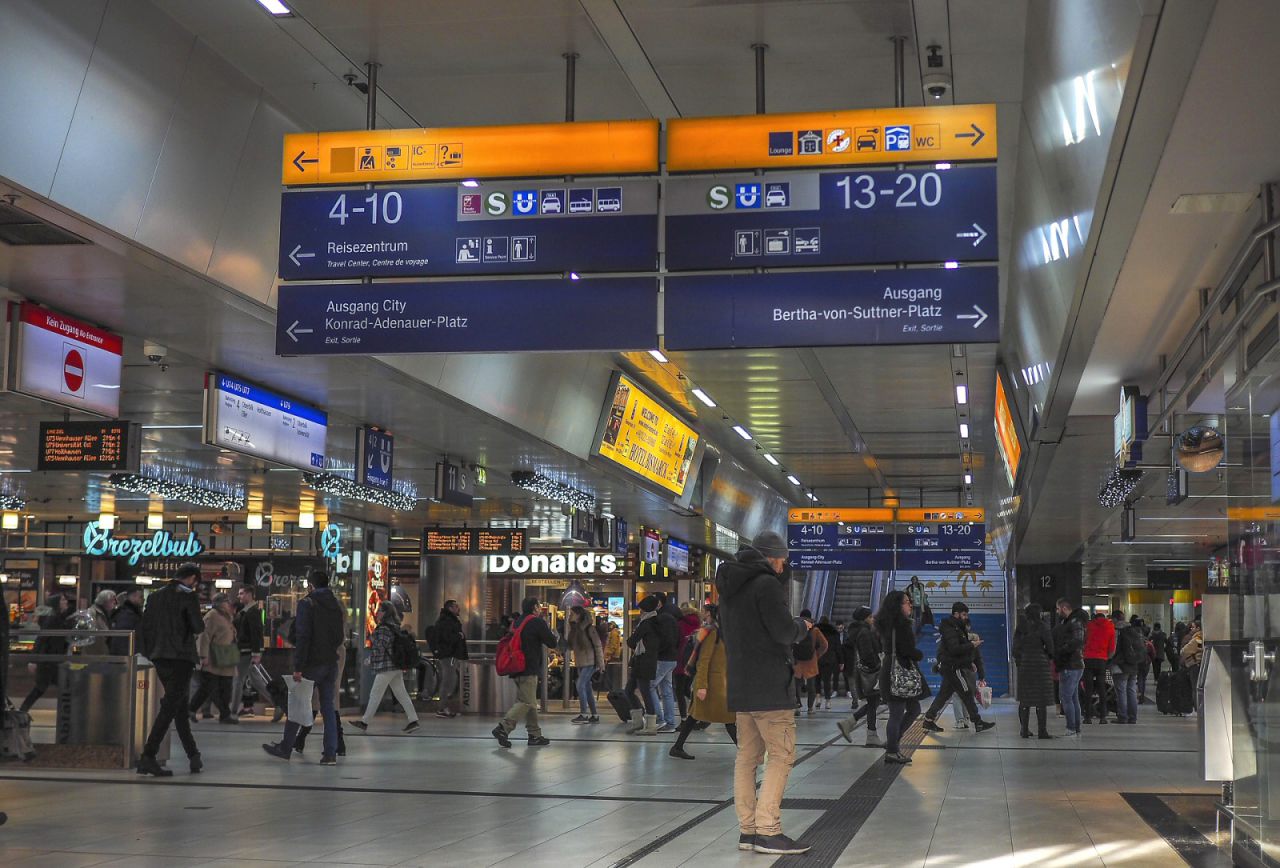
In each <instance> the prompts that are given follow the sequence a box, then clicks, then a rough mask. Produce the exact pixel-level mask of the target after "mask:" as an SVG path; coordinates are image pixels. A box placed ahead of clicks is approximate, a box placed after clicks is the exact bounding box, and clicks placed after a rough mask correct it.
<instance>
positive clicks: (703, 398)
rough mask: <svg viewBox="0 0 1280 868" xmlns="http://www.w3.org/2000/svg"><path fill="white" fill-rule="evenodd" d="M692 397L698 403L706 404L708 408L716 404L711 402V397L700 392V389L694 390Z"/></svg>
mask: <svg viewBox="0 0 1280 868" xmlns="http://www.w3.org/2000/svg"><path fill="white" fill-rule="evenodd" d="M693 396H694V397H695V398H697V399H698V400H699V401H701V402H702V403H704V404H706V405H707V406H708V407H714V406H715V405H716V402H715V401H713V400H711V396H710V395H708V394H707V393H706V392H704V391H702V390H701V389H694V390H693Z"/></svg>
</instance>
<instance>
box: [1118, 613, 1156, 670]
mask: <svg viewBox="0 0 1280 868" xmlns="http://www.w3.org/2000/svg"><path fill="white" fill-rule="evenodd" d="M1146 660H1147V641H1146V639H1144V638H1143V636H1142V631H1141V630H1139V629H1138V628H1137V627H1135V626H1133V625H1132V624H1124V625H1121V626H1120V627H1119V629H1117V630H1116V653H1115V656H1114V657H1113V658H1112V659H1111V665H1112V666H1118V667H1119V668H1120V672H1121V673H1123V674H1124V675H1137V674H1138V667H1139V666H1141V665H1142V664H1143V663H1145V662H1146Z"/></svg>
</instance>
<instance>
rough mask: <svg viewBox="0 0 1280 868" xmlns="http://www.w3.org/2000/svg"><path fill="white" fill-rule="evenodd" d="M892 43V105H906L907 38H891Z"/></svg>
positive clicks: (897, 106) (900, 106)
mask: <svg viewBox="0 0 1280 868" xmlns="http://www.w3.org/2000/svg"><path fill="white" fill-rule="evenodd" d="M889 39H890V41H892V42H893V105H894V107H895V108H902V107H903V106H905V105H906V104H907V37H905V36H891V37H889Z"/></svg>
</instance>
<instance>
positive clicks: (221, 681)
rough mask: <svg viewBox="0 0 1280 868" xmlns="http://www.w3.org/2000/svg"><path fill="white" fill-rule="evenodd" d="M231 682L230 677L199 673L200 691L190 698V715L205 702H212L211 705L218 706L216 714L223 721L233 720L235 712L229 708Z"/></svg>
mask: <svg viewBox="0 0 1280 868" xmlns="http://www.w3.org/2000/svg"><path fill="white" fill-rule="evenodd" d="M231 681H232V677H231V676H230V675H214V674H213V673H212V672H201V673H200V689H199V690H197V691H196V695H195V696H193V697H191V713H192V714H195V713H196V710H197V709H198V708H200V706H202V705H204V704H205V702H206V701H208V700H212V701H213V704H214V705H216V706H218V713H219V714H220V715H222V719H223V720H228V719H231V718H234V717H235V711H234V709H232V707H231Z"/></svg>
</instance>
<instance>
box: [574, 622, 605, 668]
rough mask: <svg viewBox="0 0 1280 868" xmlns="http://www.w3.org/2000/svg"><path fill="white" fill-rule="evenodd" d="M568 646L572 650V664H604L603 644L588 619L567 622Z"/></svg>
mask: <svg viewBox="0 0 1280 868" xmlns="http://www.w3.org/2000/svg"><path fill="white" fill-rule="evenodd" d="M568 639H569V648H570V650H572V651H573V665H574V666H578V667H584V666H594V667H596V668H597V669H600V668H602V667H603V666H604V646H603V645H601V644H600V634H599V633H597V632H596V627H595V625H594V624H592V623H591V622H590V621H581V622H579V621H571V622H569V636H568Z"/></svg>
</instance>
